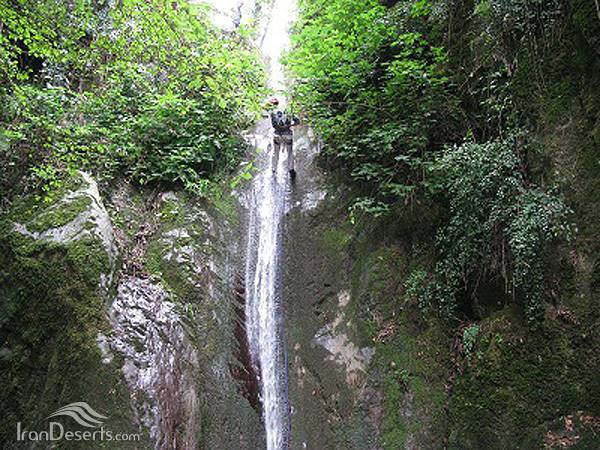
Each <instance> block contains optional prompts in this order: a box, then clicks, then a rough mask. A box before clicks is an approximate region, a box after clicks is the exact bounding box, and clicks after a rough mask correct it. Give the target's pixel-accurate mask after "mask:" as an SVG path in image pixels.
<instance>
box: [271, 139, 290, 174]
mask: <svg viewBox="0 0 600 450" xmlns="http://www.w3.org/2000/svg"><path fill="white" fill-rule="evenodd" d="M292 142H293V141H292V135H291V134H274V135H273V161H272V163H273V170H274V171H275V170H277V164H278V163H279V151H280V150H281V146H282V145H283V146H284V148H286V149H287V156H288V158H287V169H288V170H294V153H293V152H292Z"/></svg>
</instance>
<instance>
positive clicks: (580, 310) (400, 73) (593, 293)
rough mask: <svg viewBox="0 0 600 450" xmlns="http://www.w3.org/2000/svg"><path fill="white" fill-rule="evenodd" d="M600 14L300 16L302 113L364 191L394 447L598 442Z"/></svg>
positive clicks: (432, 8)
mask: <svg viewBox="0 0 600 450" xmlns="http://www.w3.org/2000/svg"><path fill="white" fill-rule="evenodd" d="M599 14H600V12H599V11H598V6H597V2H592V1H589V2H586V1H580V0H535V1H529V0H456V1H453V0H400V1H385V2H384V1H376V0H357V1H350V0H331V1H329V2H321V1H316V0H301V1H300V17H299V20H298V21H297V23H296V25H295V33H294V36H293V43H294V45H293V48H292V50H291V52H290V54H289V55H288V56H287V58H286V62H287V67H288V70H289V72H290V75H291V77H292V79H293V81H294V85H293V87H292V94H293V100H294V102H295V103H296V104H297V105H298V108H299V109H301V110H304V111H305V112H306V114H307V116H308V118H309V120H310V121H311V123H312V124H313V126H314V127H315V128H316V129H317V130H318V131H319V132H320V133H321V135H322V136H323V138H324V144H325V145H324V147H323V154H322V156H323V158H322V164H324V166H326V167H327V168H328V169H334V170H335V171H336V172H337V173H339V174H341V176H342V180H344V182H345V184H346V185H347V186H348V187H349V189H350V193H351V198H352V200H351V202H350V207H349V210H350V213H349V219H350V221H351V222H352V223H353V224H354V226H355V229H356V235H355V236H354V237H353V238H352V239H349V240H348V239H347V240H346V243H345V244H344V246H346V247H347V249H354V248H355V247H356V245H357V244H358V245H360V246H361V248H362V250H361V251H360V253H359V257H358V260H357V264H359V266H360V267H365V266H368V267H369V268H370V270H369V275H368V276H367V277H366V279H365V275H364V274H363V275H361V278H359V279H357V281H356V282H357V284H358V285H359V286H362V287H361V289H362V290H367V291H368V295H363V296H362V297H361V301H362V302H363V303H364V304H363V306H362V309H361V311H362V313H361V314H367V315H370V316H372V320H371V321H370V322H369V321H368V322H367V323H366V327H365V328H366V331H367V332H369V333H371V335H372V336H373V337H374V338H375V339H376V340H377V342H378V344H377V347H378V352H377V355H378V357H377V360H376V363H375V366H374V369H373V370H374V371H375V372H376V373H378V374H379V375H380V376H381V377H382V380H383V389H384V394H385V400H384V409H385V419H384V428H383V436H382V442H383V444H384V445H385V446H386V448H404V447H405V446H406V447H411V446H414V445H416V446H417V447H418V448H419V447H420V448H438V447H441V446H448V447H450V448H541V447H543V446H544V445H547V446H550V447H551V446H554V445H562V444H560V443H561V442H563V443H565V442H566V443H567V444H568V446H574V445H575V446H576V445H579V446H580V447H579V448H593V445H592V444H591V443H592V442H593V441H594V440H597V434H596V437H594V436H595V435H594V433H598V428H597V421H598V419H597V417H598V416H599V415H600V405H599V404H598V401H599V399H600V390H599V389H598V383H597V380H596V378H597V377H595V376H594V375H593V374H594V373H595V372H598V370H600V361H599V360H598V355H597V349H598V348H599V346H600V341H599V336H598V334H597V332H595V331H594V330H596V329H597V328H598V325H599V322H598V317H600V314H599V308H598V301H599V298H600V297H599V292H598V288H599V286H600V284H599V283H598V281H597V280H598V279H599V278H598V276H599V275H598V273H599V272H598V268H599V267H600V260H599V259H598V254H599V250H600V240H599V239H598V233H599V232H600V229H599V228H598V223H599V222H600V220H599V219H600V217H599V216H598V214H599V213H598V211H599V209H600V204H599V199H600V196H599V195H598V192H599V186H600V185H599V183H600V179H599V177H598V173H599V172H598V169H599V168H600V167H599V164H600V163H599V161H600V160H599V158H598V155H599V148H600V134H599V130H600V95H599V92H600V47H599V43H600V19H599ZM373 216H375V217H378V218H379V220H376V221H373V220H371V219H370V218H371V217H373ZM365 218H369V219H368V220H365ZM365 231H368V233H365ZM370 234H373V235H377V236H378V238H377V240H376V241H377V242H373V240H372V239H371V240H369V238H368V237H366V236H368V235H370ZM382 234H383V235H385V236H386V239H385V240H384V242H381V239H380V238H379V236H380V235H382ZM365 241H366V242H365ZM348 242H349V243H348ZM390 254H392V255H396V256H393V257H391V256H390ZM372 258H377V259H375V260H373V259H372ZM365 282H366V284H367V285H366V286H365ZM370 283H376V285H374V286H372V287H369V286H370ZM375 292H378V293H379V294H375ZM438 315H441V317H442V318H444V319H445V320H441V321H440V320H439V319H438ZM381 317H384V318H386V320H384V321H381V320H380V318H381ZM448 319H449V320H448ZM450 349H451V350H450ZM434 362H435V363H434ZM442 380H445V381H442ZM441 384H444V385H445V386H444V389H441V388H440V385H441ZM563 419H564V421H563ZM567 421H569V423H572V424H574V425H573V426H574V427H575V428H573V427H571V425H569V424H567ZM570 427H571V428H570ZM561 439H563V440H562V441H561Z"/></svg>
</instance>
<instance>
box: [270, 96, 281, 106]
mask: <svg viewBox="0 0 600 450" xmlns="http://www.w3.org/2000/svg"><path fill="white" fill-rule="evenodd" d="M269 103H270V104H271V105H273V106H277V105H279V100H277V98H276V97H271V98H270V99H269Z"/></svg>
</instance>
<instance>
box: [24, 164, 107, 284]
mask: <svg viewBox="0 0 600 450" xmlns="http://www.w3.org/2000/svg"><path fill="white" fill-rule="evenodd" d="M77 183H78V187H77V188H75V189H73V190H68V191H67V192H66V193H65V194H64V195H63V196H62V198H60V199H59V200H58V201H57V202H55V203H54V204H52V205H50V206H49V207H48V208H43V209H41V210H39V211H38V212H37V213H36V214H34V215H33V216H31V217H28V219H27V221H26V222H21V221H19V218H17V220H16V221H15V222H14V224H13V227H14V230H15V231H16V232H18V233H19V234H21V235H23V236H27V237H30V238H32V239H34V240H35V241H38V242H40V243H51V244H56V245H59V246H67V245H69V244H71V243H73V242H76V241H80V240H82V239H86V238H89V239H91V240H93V241H96V242H98V243H99V244H100V245H101V246H102V248H103V250H104V253H105V254H106V257H107V258H108V261H109V270H107V271H105V272H104V273H101V274H100V287H101V288H102V289H103V290H104V291H106V292H107V291H108V289H109V288H110V286H111V285H112V281H113V275H114V270H115V266H116V260H117V257H118V253H117V247H116V245H115V237H114V234H113V229H112V224H111V221H110V217H109V215H108V213H107V211H106V208H105V207H104V204H103V202H102V198H101V197H100V193H99V192H98V185H97V184H96V181H95V180H94V179H93V178H92V177H91V176H90V175H89V174H87V173H85V172H79V174H78V180H77Z"/></svg>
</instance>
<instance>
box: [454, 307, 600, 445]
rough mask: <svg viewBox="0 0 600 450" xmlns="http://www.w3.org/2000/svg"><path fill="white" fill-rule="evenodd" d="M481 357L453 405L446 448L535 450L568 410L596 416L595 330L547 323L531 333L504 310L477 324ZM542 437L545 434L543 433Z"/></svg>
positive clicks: (599, 390) (599, 388) (599, 391)
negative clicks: (519, 448)
mask: <svg viewBox="0 0 600 450" xmlns="http://www.w3.org/2000/svg"><path fill="white" fill-rule="evenodd" d="M482 333H483V335H482V337H481V339H480V346H479V348H478V355H479V357H478V358H475V359H474V360H473V361H472V362H471V363H470V364H469V366H468V368H467V370H466V371H465V373H464V375H463V376H461V377H459V378H458V380H457V383H456V385H455V387H454V392H453V395H452V397H451V399H450V409H449V417H450V429H451V435H450V448H461V449H465V448H474V449H475V448H482V447H485V448H511V446H512V445H513V444H514V442H515V441H516V442H523V441H525V440H526V441H527V442H530V446H527V447H523V448H540V447H542V440H543V436H544V434H545V431H543V430H544V429H545V428H546V427H549V426H550V423H551V422H552V421H553V420H555V419H557V418H559V417H561V416H563V415H567V414H570V413H572V412H573V411H579V410H582V411H587V412H589V413H591V414H592V415H596V416H597V415H598V414H599V413H600V383H599V382H598V381H597V373H598V369H599V368H600V356H599V355H598V354H597V352H596V351H595V345H593V342H596V343H597V342H598V332H597V327H596V325H594V324H593V323H591V322H587V323H586V322H582V323H581V324H580V325H578V326H577V325H570V326H566V325H564V324H561V323H559V322H557V321H555V320H550V319H548V320H547V321H546V323H545V325H544V328H543V329H542V330H540V331H539V332H536V333H532V332H531V331H530V330H528V329H527V327H526V325H525V324H523V322H522V319H521V318H520V315H519V314H518V312H516V311H514V310H512V309H506V310H504V311H502V312H500V313H498V314H496V315H494V316H493V317H491V318H490V319H489V320H485V321H483V322H482ZM546 431H547V430H546Z"/></svg>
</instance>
